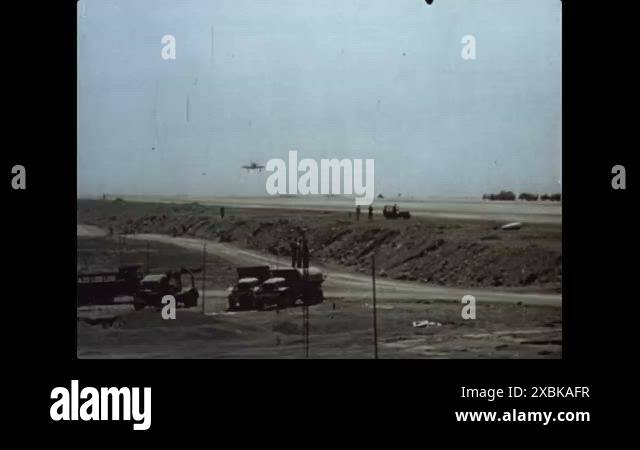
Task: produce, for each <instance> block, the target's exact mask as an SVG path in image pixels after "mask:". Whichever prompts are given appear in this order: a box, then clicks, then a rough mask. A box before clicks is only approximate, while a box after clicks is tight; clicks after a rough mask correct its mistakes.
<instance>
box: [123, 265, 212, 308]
mask: <svg viewBox="0 0 640 450" xmlns="http://www.w3.org/2000/svg"><path fill="white" fill-rule="evenodd" d="M183 275H189V276H190V279H191V287H189V288H183V283H182V276H183ZM165 295H172V296H173V297H174V298H175V299H176V306H183V307H185V308H189V307H193V306H196V305H197V304H198V297H200V294H199V293H198V290H197V289H196V286H195V277H194V276H193V271H192V270H189V269H186V268H184V267H183V268H181V269H180V270H177V271H168V272H165V273H160V274H150V275H147V276H145V277H144V278H143V279H142V280H141V281H140V288H139V290H138V292H137V294H136V296H135V299H134V303H133V305H134V307H135V309H136V310H140V309H142V308H144V307H145V306H153V307H156V308H159V307H162V306H163V304H162V298H163V297H164V296H165Z"/></svg>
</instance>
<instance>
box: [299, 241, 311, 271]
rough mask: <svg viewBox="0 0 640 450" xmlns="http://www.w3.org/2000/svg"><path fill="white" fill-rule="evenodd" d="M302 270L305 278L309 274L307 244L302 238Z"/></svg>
mask: <svg viewBox="0 0 640 450" xmlns="http://www.w3.org/2000/svg"><path fill="white" fill-rule="evenodd" d="M301 253H302V268H303V269H304V274H305V276H306V275H308V273H309V245H308V244H307V238H305V237H303V238H302V251H301Z"/></svg>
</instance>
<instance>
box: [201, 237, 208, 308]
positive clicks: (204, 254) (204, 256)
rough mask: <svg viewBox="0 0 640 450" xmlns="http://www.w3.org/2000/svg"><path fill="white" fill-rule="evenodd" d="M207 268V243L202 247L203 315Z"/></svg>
mask: <svg viewBox="0 0 640 450" xmlns="http://www.w3.org/2000/svg"><path fill="white" fill-rule="evenodd" d="M206 268H207V243H206V242H205V243H204V244H203V245H202V315H204V311H205V294H204V282H205V280H206Z"/></svg>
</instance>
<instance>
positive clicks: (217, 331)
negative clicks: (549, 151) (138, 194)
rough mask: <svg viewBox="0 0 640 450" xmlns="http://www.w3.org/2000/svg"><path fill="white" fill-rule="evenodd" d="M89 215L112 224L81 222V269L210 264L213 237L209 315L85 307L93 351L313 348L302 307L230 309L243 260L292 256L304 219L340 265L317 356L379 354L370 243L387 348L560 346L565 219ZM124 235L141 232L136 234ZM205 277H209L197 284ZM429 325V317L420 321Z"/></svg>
mask: <svg viewBox="0 0 640 450" xmlns="http://www.w3.org/2000/svg"><path fill="white" fill-rule="evenodd" d="M78 223H79V224H87V225H93V226H96V227H99V228H92V227H85V226H83V227H79V232H78V270H79V271H87V270H96V269H113V268H115V267H117V266H118V265H119V264H125V263H131V262H138V263H141V264H143V265H146V264H147V257H148V261H149V266H150V269H151V271H152V272H154V271H163V270H167V269H171V268H176V267H181V266H188V267H199V266H200V265H201V264H202V253H201V243H202V240H204V239H207V240H209V242H210V244H208V248H209V249H210V251H209V253H208V257H207V272H206V280H205V296H206V305H205V312H206V314H205V315H203V314H202V308H201V307H197V308H190V309H179V310H178V314H177V319H176V320H175V321H165V320H162V318H161V315H160V313H159V311H156V310H154V309H151V308H147V309H145V310H143V311H137V312H136V311H133V308H132V307H131V306H129V305H118V306H109V307H83V308H79V309H78V356H79V357H81V358H112V357H116V358H140V357H143V358H166V357H170V358H185V357H198V358H199V357H223V358H233V357H236V358H245V357H251V358H287V357H290V358H299V357H304V349H303V333H302V314H301V308H300V307H293V308H287V309H282V310H272V311H265V312H237V313H230V312H226V311H225V309H226V292H225V289H226V288H227V287H228V286H229V285H231V284H232V283H233V281H234V279H235V271H234V269H235V266H236V265H238V264H242V263H245V262H250V261H258V260H259V258H263V259H264V260H260V262H261V263H264V262H265V261H270V262H275V261H278V262H279V263H280V264H283V265H284V264H286V261H287V260H288V257H287V256H288V255H287V253H288V245H287V244H288V241H287V240H286V237H287V236H288V235H289V233H291V231H292V230H296V229H297V228H298V227H300V228H304V229H306V230H307V236H308V237H309V240H310V245H311V250H312V255H313V259H312V263H313V264H314V265H319V266H321V267H322V268H323V270H325V273H327V274H328V278H327V282H326V283H325V287H326V288H325V294H326V296H327V298H326V300H325V302H324V303H322V304H320V305H316V306H312V307H310V324H311V325H310V331H311V335H310V348H309V356H310V357H317V358H371V357H372V356H373V332H372V308H371V297H370V296H371V286H370V278H369V277H368V274H367V272H368V271H369V266H368V264H369V263H368V261H369V260H370V257H369V255H370V253H371V252H375V253H376V260H377V261H378V264H377V266H378V267H379V268H380V270H379V273H378V276H379V277H378V283H379V285H378V286H379V292H378V294H379V295H378V325H379V326H378V329H379V354H380V357H382V358H422V357H427V358H557V357H560V355H561V330H562V323H561V309H560V304H561V301H560V297H559V295H557V293H558V292H559V291H560V289H561V233H560V227H559V226H558V225H555V224H537V225H526V226H525V227H524V228H523V229H522V230H520V231H517V232H510V233H507V232H500V231H496V230H494V229H493V228H494V227H495V225H497V223H495V222H487V221H462V222H461V221H454V220H451V219H434V218H426V217H424V218H422V217H421V218H416V219H411V220H409V221H386V220H384V219H382V218H381V217H375V218H374V220H373V221H372V222H368V221H367V219H366V215H363V216H362V217H361V220H360V222H359V223H355V217H354V216H353V215H352V216H351V217H349V215H348V213H346V212H328V213H323V212H322V211H295V212H292V211H277V210H274V209H264V210H263V209H257V208H238V209H234V208H229V207H227V208H226V215H225V219H224V220H221V219H220V218H219V216H218V208H217V207H215V206H201V205H195V204H182V205H180V204H151V203H134V202H120V201H116V202H114V201H107V202H102V201H89V200H79V201H78ZM110 227H111V229H112V230H113V233H114V234H113V235H109V233H108V230H109V228H110ZM105 232H106V235H104V234H105ZM120 232H122V233H135V235H131V236H128V237H127V238H125V240H124V243H123V242H122V240H121V238H120V237H119V236H117V234H118V233H120ZM140 233H156V234H148V235H141V234H140ZM173 236H175V237H173ZM483 238H484V239H483ZM440 241H444V242H440ZM449 268H451V269H449ZM456 268H457V269H456ZM363 272H364V273H363ZM485 274H486V276H484V277H483V275H485ZM496 274H498V275H499V278H497V279H496V277H495V275H496ZM532 274H533V275H532ZM201 283H202V279H201V277H198V278H197V280H196V286H197V288H198V289H201V287H202V285H201ZM464 293H469V294H473V295H475V296H476V297H477V298H478V306H477V319H476V320H468V321H465V320H463V319H462V318H461V315H460V311H461V304H460V298H461V295H463V294H464ZM553 293H556V294H553ZM416 321H429V323H428V324H424V325H425V326H424V327H420V328H417V327H414V326H413V322H416Z"/></svg>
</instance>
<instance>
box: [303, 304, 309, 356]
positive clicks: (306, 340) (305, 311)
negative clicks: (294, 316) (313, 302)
mask: <svg viewBox="0 0 640 450" xmlns="http://www.w3.org/2000/svg"><path fill="white" fill-rule="evenodd" d="M302 329H303V332H304V357H305V358H308V357H309V306H308V305H307V304H306V303H305V304H304V305H302Z"/></svg>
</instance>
